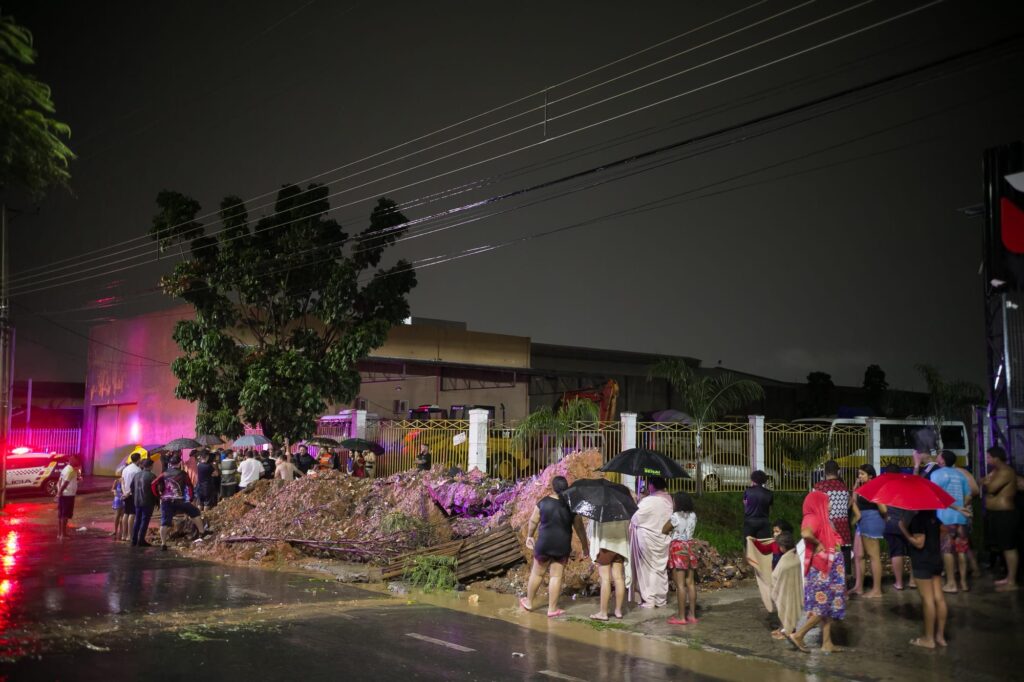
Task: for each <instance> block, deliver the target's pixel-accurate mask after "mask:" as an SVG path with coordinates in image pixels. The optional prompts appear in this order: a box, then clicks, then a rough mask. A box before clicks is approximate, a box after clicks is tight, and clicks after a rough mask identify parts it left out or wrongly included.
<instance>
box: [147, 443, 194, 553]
mask: <svg viewBox="0 0 1024 682" xmlns="http://www.w3.org/2000/svg"><path fill="white" fill-rule="evenodd" d="M150 489H151V490H152V491H153V494H154V495H156V496H157V497H159V498H160V549H163V550H165V551H166V550H167V536H168V535H169V534H170V532H171V524H172V523H173V522H174V515H175V514H186V515H187V516H188V517H189V519H191V520H192V525H193V526H195V529H196V531H197V532H198V533H199V535H200V536H202V535H205V534H206V527H205V525H204V524H203V519H202V518H201V517H200V515H199V510H198V509H196V507H195V505H193V504H192V503H190V502H186V501H185V497H186V496H191V495H192V493H194V492H195V491H194V490H193V489H192V481H191V480H189V477H188V474H186V473H185V472H184V471H183V470H182V469H181V455H179V454H174V455H171V457H170V459H168V460H167V469H166V470H165V471H164V472H163V473H162V474H160V475H159V476H157V477H156V478H155V479H153V483H152V484H151V486H150Z"/></svg>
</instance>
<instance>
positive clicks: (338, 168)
mask: <svg viewBox="0 0 1024 682" xmlns="http://www.w3.org/2000/svg"><path fill="white" fill-rule="evenodd" d="M767 1H768V0H758V1H757V2H754V3H753V4H751V5H748V6H746V7H744V8H742V9H740V10H737V11H735V12H730V13H728V14H725V15H723V16H722V17H719V18H718V19H715V20H713V21H710V22H707V23H705V24H702V25H701V26H698V27H696V28H693V29H690V30H687V31H684V32H682V33H679V34H676V35H675V36H673V37H671V38H668V39H667V40H663V41H661V42H658V43H655V44H653V45H650V46H648V47H645V48H643V49H641V50H638V51H636V52H633V53H631V54H629V55H626V56H624V57H620V58H618V59H616V60H613V61H611V62H608V63H607V64H604V65H602V66H599V67H597V68H594V69H591V70H589V71H586V72H584V73H581V74H578V75H576V76H573V77H571V78H568V79H566V80H563V81H561V82H560V83H556V84H555V85H552V86H548V87H546V88H544V89H541V90H537V91H535V92H532V93H530V94H528V95H523V96H522V97H519V98H517V99H514V100H511V101H509V102H506V103H505V104H501V105H499V106H497V107H493V108H491V109H488V110H486V111H483V112H481V113H479V114H475V115H473V116H470V117H468V118H465V119H462V120H461V121H457V122H455V123H451V124H448V125H446V126H444V127H441V128H438V129H437V130H434V131H432V132H429V133H426V134H425V135H421V136H419V137H416V138H412V139H410V140H407V141H405V142H402V143H400V144H397V145H394V146H391V147H388V148H386V149H382V150H380V151H378V152H375V153H373V154H370V155H368V156H364V157H362V158H359V159H356V160H354V161H350V162H347V163H345V164H342V165H340V166H336V167H334V168H331V169H329V170H326V171H322V172H320V173H317V174H315V175H312V176H310V177H308V178H306V179H304V180H300V181H299V182H297V183H295V184H296V185H302V184H305V183H308V182H312V181H314V180H317V179H319V178H322V177H324V176H326V175H330V174H333V173H336V172H338V171H341V170H344V169H346V168H351V167H352V166H355V165H358V164H360V163H363V162H365V161H369V160H372V159H375V158H377V157H380V156H383V155H384V154H388V153H390V152H393V151H396V150H398V149H402V148H404V147H407V146H409V145H411V144H416V143H417V142H421V141H423V140H426V139H429V138H431V137H434V136H436V135H439V134H441V133H443V132H447V131H449V130H452V129H454V128H458V127H460V126H462V125H465V124H466V123H470V122H472V121H475V120H478V119H480V118H483V117H486V116H488V115H490V114H493V113H496V112H498V111H501V110H503V109H507V108H509V107H512V106H515V105H516V104H520V103H522V102H524V101H526V100H528V99H531V98H533V97H538V96H540V95H543V94H544V93H546V92H547V91H549V90H551V89H555V88H559V87H562V86H564V85H568V84H569V83H572V82H575V81H577V80H580V79H582V78H585V77H587V76H590V75H593V74H595V73H598V72H600V71H603V70H605V69H607V68H610V67H612V66H615V65H617V64H620V63H622V62H624V61H627V60H629V59H632V58H633V57H636V56H639V55H641V54H644V53H646V52H649V51H651V50H654V49H657V48H658V47H661V46H663V45H666V44H668V43H671V42H674V41H676V40H679V39H681V38H684V37H686V36H689V35H691V34H693V33H695V32H698V31H700V30H703V29H705V28H708V27H710V26H713V25H715V24H717V23H720V22H722V21H724V20H726V19H729V18H732V17H734V16H737V15H739V14H742V13H744V12H747V11H749V10H751V9H753V8H755V7H758V6H760V5H763V4H765V3H766V2H767ZM814 1H815V0H810V2H814ZM806 4H808V3H807V2H805V3H803V4H802V5H800V7H802V6H803V5H806ZM787 11H789V10H787ZM539 109H540V108H538V107H535V108H533V109H531V110H529V111H528V112H526V113H530V112H536V111H538V110H539ZM522 115H523V114H516V115H515V116H512V117H509V118H506V119H502V120H501V121H498V123H499V124H500V123H504V122H507V121H509V120H512V119H514V118H518V117H520V116H522ZM492 125H494V124H492ZM487 127H490V126H487ZM483 129H485V128H480V129H477V130H475V131H472V132H479V131H480V130H483ZM470 134H472V133H470ZM460 137H462V136H460ZM455 139H459V138H458V137H456V138H451V139H450V140H446V141H445V142H444V143H441V144H446V143H448V142H451V141H453V140H455ZM434 146H437V145H434ZM430 148H433V147H428V148H427V149H430ZM417 153H418V152H417ZM399 158H407V156H406V157H399ZM393 162H394V160H392V161H390V162H389V163H393ZM334 182H337V180H336V181H334ZM276 191H277V190H270V191H268V192H264V193H262V194H257V195H255V196H252V197H249V198H248V199H246V200H245V202H250V201H255V200H257V199H262V198H264V197H268V196H271V195H273V194H275V193H276ZM264 206H265V205H262V206H259V207H256V208H257V209H258V208H261V207H264ZM254 210H255V209H254ZM217 215H218V212H216V211H211V212H209V213H205V214H202V215H200V216H197V217H196V219H195V220H197V221H198V220H202V219H204V218H209V217H216V216H217ZM217 222H219V221H214V223H213V224H217ZM184 224H185V223H179V224H178V225H172V226H169V227H168V228H165V229H167V230H172V229H174V228H177V227H181V226H182V225H184ZM140 240H145V241H147V242H148V241H149V240H150V237H149V236H148V235H147V236H140V237H133V238H131V239H127V240H124V241H122V242H117V243H115V244H112V245H108V246H105V247H102V248H100V249H94V250H93V251H87V252H86V253H84V254H78V255H76V256H72V257H69V258H65V259H60V260H57V261H54V262H53V263H51V264H50V265H51V266H52V265H56V264H57V263H61V262H65V261H67V260H73V259H75V258H79V257H81V256H83V255H92V254H94V253H98V252H102V251H107V250H109V249H111V248H116V247H117V246H121V245H124V244H129V243H132V242H136V241H140ZM144 246H148V244H145V245H144ZM46 267H49V266H47V265H43V266H35V267H33V268H30V269H29V270H26V271H25V272H32V271H35V270H38V269H44V268H46Z"/></svg>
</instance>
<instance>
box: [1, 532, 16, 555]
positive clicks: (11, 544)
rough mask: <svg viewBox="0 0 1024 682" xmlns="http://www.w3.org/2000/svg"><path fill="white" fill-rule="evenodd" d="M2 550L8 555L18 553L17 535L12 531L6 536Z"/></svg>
mask: <svg viewBox="0 0 1024 682" xmlns="http://www.w3.org/2000/svg"><path fill="white" fill-rule="evenodd" d="M4 550H5V551H6V552H7V553H8V554H14V553H15V552H17V551H18V534H17V533H16V532H14V531H13V530H12V531H11V532H9V533H8V534H7V542H6V543H4Z"/></svg>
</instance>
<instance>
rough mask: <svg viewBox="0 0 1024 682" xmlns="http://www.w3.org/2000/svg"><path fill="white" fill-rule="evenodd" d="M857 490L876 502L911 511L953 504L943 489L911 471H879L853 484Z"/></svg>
mask: <svg viewBox="0 0 1024 682" xmlns="http://www.w3.org/2000/svg"><path fill="white" fill-rule="evenodd" d="M857 494H858V495H860V496H861V497H863V498H864V499H866V500H869V501H871V502H874V503H876V504H884V505H886V506H892V507H899V508H900V509H908V510H911V511H921V510H923V509H945V508H946V507H948V506H949V505H951V504H953V498H952V497H950V495H949V493H947V492H946V491H945V490H943V489H942V488H940V487H939V486H937V485H935V484H934V483H932V482H931V481H929V480H928V479H926V478H922V477H921V476H914V475H912V474H882V475H881V476H878V477H877V478H874V479H872V480H870V481H868V482H867V483H865V484H864V485H862V486H861V487H859V488H857Z"/></svg>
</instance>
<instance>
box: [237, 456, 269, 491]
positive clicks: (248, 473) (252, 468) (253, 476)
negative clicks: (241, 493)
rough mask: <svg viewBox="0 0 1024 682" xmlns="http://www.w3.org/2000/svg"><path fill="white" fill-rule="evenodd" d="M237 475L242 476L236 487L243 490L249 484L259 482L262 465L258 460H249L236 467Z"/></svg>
mask: <svg viewBox="0 0 1024 682" xmlns="http://www.w3.org/2000/svg"><path fill="white" fill-rule="evenodd" d="M238 473H240V474H241V475H242V479H241V480H240V481H239V482H238V487H239V488H245V487H247V486H248V485H249V484H250V483H255V482H256V481H258V480H260V476H261V475H262V474H263V465H262V464H260V462H259V461H258V460H255V459H252V458H250V459H247V460H245V461H244V462H242V463H241V464H239V465H238Z"/></svg>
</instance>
